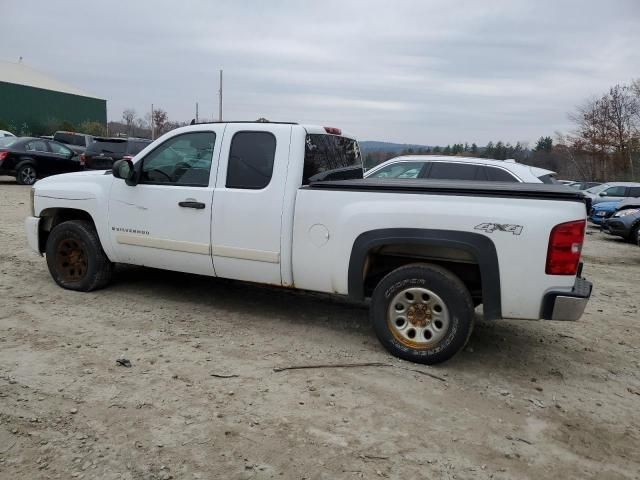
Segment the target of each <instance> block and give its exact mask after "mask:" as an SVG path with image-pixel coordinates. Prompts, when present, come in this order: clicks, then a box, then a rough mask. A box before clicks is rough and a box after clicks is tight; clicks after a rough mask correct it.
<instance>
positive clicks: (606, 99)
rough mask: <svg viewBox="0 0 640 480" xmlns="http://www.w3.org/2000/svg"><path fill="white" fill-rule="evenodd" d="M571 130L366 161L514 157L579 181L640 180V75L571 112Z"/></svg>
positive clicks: (380, 154)
mask: <svg viewBox="0 0 640 480" xmlns="http://www.w3.org/2000/svg"><path fill="white" fill-rule="evenodd" d="M569 118H570V120H571V121H572V123H573V124H574V130H573V131H571V132H570V133H561V132H555V133H554V135H553V136H550V135H545V136H541V137H540V138H538V140H537V141H536V144H535V146H533V147H530V146H529V145H528V144H527V143H525V142H517V143H515V144H511V143H509V142H504V141H501V140H500V141H497V142H495V143H494V142H493V141H490V142H488V143H487V144H486V145H485V146H478V145H476V144H475V143H471V144H469V143H468V142H465V143H456V144H453V145H446V146H434V147H424V148H407V149H404V150H402V151H401V152H400V153H393V152H388V151H369V152H367V153H366V155H365V165H366V167H367V168H371V167H373V166H375V165H378V164H379V163H381V162H383V161H385V160H388V159H389V158H392V157H395V156H397V155H452V156H472V157H480V158H494V159H496V160H505V159H508V158H512V159H514V160H516V161H518V162H522V163H527V164H529V165H532V166H538V167H542V168H547V169H549V170H553V171H555V172H558V175H559V176H560V178H572V179H576V180H596V181H614V180H640V79H638V80H635V81H632V82H631V83H630V84H617V85H615V86H613V87H611V88H610V89H609V90H608V91H607V92H605V93H603V94H601V95H599V96H596V97H594V98H592V99H589V100H587V101H586V102H584V103H583V104H582V105H580V106H578V107H577V108H576V109H575V111H574V112H571V113H570V114H569Z"/></svg>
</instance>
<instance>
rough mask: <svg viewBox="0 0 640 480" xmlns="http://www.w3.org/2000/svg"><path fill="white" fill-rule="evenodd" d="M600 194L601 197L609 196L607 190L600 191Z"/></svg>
mask: <svg viewBox="0 0 640 480" xmlns="http://www.w3.org/2000/svg"><path fill="white" fill-rule="evenodd" d="M598 195H600V196H601V197H606V196H607V192H600V193H599V194H598Z"/></svg>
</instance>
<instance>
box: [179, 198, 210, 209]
mask: <svg viewBox="0 0 640 480" xmlns="http://www.w3.org/2000/svg"><path fill="white" fill-rule="evenodd" d="M178 205H180V206H181V207H184V208H195V209H196V210H202V209H203V208H204V207H205V206H206V205H205V204H204V203H202V202H194V201H192V200H185V201H184V202H179V203H178Z"/></svg>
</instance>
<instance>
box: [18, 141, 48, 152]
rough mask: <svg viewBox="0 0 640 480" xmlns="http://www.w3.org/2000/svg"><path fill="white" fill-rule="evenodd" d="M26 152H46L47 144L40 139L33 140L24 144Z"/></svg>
mask: <svg viewBox="0 0 640 480" xmlns="http://www.w3.org/2000/svg"><path fill="white" fill-rule="evenodd" d="M24 148H25V150H26V151H27V152H47V151H48V150H47V145H46V144H45V143H44V142H43V141H42V140H34V141H33V142H29V143H27V144H26V145H25V146H24Z"/></svg>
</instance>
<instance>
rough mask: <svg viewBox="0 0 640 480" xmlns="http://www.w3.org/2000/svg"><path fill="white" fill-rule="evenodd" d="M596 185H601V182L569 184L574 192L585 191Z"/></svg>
mask: <svg viewBox="0 0 640 480" xmlns="http://www.w3.org/2000/svg"><path fill="white" fill-rule="evenodd" d="M598 185H602V182H573V183H570V184H569V186H570V187H571V188H575V189H576V190H587V189H589V188H593V187H597V186H598Z"/></svg>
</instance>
